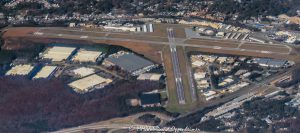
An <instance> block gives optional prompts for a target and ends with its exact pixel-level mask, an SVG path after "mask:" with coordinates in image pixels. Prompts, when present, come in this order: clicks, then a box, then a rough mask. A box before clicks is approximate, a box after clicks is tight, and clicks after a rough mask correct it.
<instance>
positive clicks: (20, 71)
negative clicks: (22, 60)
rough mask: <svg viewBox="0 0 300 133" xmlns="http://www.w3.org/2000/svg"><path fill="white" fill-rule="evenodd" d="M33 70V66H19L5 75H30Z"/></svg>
mask: <svg viewBox="0 0 300 133" xmlns="http://www.w3.org/2000/svg"><path fill="white" fill-rule="evenodd" d="M33 68H34V67H33V66H32V65H17V66H14V67H13V68H11V69H10V70H9V71H7V72H6V74H5V75H28V74H29V73H30V72H31V71H32V69H33Z"/></svg>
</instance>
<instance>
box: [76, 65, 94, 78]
mask: <svg viewBox="0 0 300 133" xmlns="http://www.w3.org/2000/svg"><path fill="white" fill-rule="evenodd" d="M95 72H96V70H95V69H93V68H88V67H80V68H77V69H75V70H73V73H74V74H75V75H77V76H79V77H85V76H88V75H92V74H94V73H95Z"/></svg>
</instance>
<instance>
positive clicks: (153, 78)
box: [137, 73, 162, 81]
mask: <svg viewBox="0 0 300 133" xmlns="http://www.w3.org/2000/svg"><path fill="white" fill-rule="evenodd" d="M161 77H162V74H156V73H144V74H141V75H139V76H138V78H137V79H138V80H150V81H159V80H160V79H161Z"/></svg>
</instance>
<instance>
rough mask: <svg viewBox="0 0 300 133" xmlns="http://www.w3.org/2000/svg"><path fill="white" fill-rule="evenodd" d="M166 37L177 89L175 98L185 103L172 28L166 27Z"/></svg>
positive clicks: (180, 102)
mask: <svg viewBox="0 0 300 133" xmlns="http://www.w3.org/2000/svg"><path fill="white" fill-rule="evenodd" d="M167 32H168V39H169V43H170V49H171V59H172V63H173V70H174V71H173V72H174V75H175V82H176V91H177V98H178V102H179V104H185V103H186V101H185V100H186V99H185V96H184V88H183V84H182V79H181V78H182V77H181V72H180V67H179V60H178V57H177V50H176V45H175V39H174V32H173V29H171V28H168V29H167Z"/></svg>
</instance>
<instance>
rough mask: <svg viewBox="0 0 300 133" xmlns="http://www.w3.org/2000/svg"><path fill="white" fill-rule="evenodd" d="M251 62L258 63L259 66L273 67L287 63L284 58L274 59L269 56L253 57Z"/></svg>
mask: <svg viewBox="0 0 300 133" xmlns="http://www.w3.org/2000/svg"><path fill="white" fill-rule="evenodd" d="M253 62H254V63H257V64H259V65H260V66H264V67H275V68H279V67H283V66H284V65H285V64H286V63H287V61H286V60H276V59H269V58H255V59H254V60H253Z"/></svg>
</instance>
